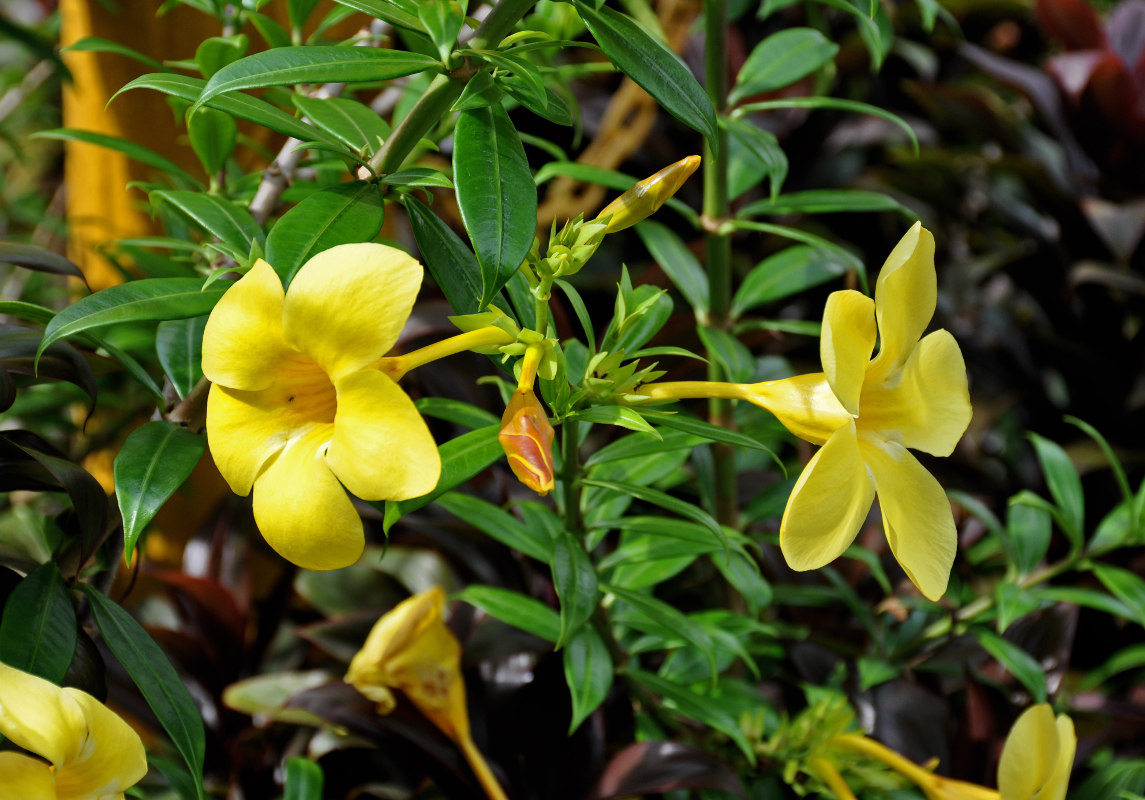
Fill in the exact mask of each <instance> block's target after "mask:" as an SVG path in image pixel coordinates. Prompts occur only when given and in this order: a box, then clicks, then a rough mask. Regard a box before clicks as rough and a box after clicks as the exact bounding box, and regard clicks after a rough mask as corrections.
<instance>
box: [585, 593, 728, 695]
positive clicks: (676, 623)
mask: <svg viewBox="0 0 1145 800" xmlns="http://www.w3.org/2000/svg"><path fill="white" fill-rule="evenodd" d="M600 588H601V591H604V592H607V593H609V594H614V595H616V596H617V597H618V598H620V599H621V600H623V601H624V602H625V603H627V604H628V605H629V606H631V607H632V608H633V609H635V610H636V612H637V613H639V614H640V615H641V616H644V617H646V618H647V619H648V620H650V621H651V622H652V623H654V625H655V626H656V628H658V629H659V631H660V632H661V635H664V634H666V635H667V638H674V639H679V640H681V641H683V642H686V643H688V644H690V645H691V646H692V647H694V648H696V651H697V652H698V653H700V654H701V655H702V656H703V657H704V659H705V660H706V661H707V662H708V669H709V670H710V672H711V680H712V685H713V686H714V685H715V682H716V678H717V668H716V653H715V646H714V645H713V644H712V638H711V637H710V636H708V634H707V632H705V631H704V629H703V628H702V627H700V626H699V625H698V624H697V623H696V622H695V621H694V620H692V619H689V617H688V616H687V615H686V614H684V613H683V612H682V611H679V610H678V609H676V608H675V607H674V606H672V605H670V604H668V603H665V602H664V601H663V600H660V599H658V598H656V597H654V596H652V595H650V594H643V593H641V592H633V591H629V590H628V589H624V588H622V587H620V586H614V585H611V584H602V585H601V587H600ZM625 620H626V623H627V624H630V625H633V626H634V627H639V623H636V622H634V621H633V620H632V618H631V616H630V615H625ZM641 630H644V628H641ZM649 632H652V633H656V632H657V631H655V630H653V631H649Z"/></svg>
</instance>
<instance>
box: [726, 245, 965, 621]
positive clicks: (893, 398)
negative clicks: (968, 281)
mask: <svg viewBox="0 0 1145 800" xmlns="http://www.w3.org/2000/svg"><path fill="white" fill-rule="evenodd" d="M936 284H937V279H936V276H935V271H934V237H933V236H931V234H930V232H929V231H927V230H926V229H925V228H923V227H922V226H921V225H920V224H918V223H915V225H914V227H912V228H911V229H910V231H909V232H907V234H906V236H904V237H903V238H902V240H901V241H900V242H899V243H898V245H897V246H896V247H895V248H894V250H893V251H892V252H891V254H890V256H889V257H888V258H887V260H886V263H885V264H884V265H883V269H882V272H881V273H880V274H879V279H878V282H877V284H876V285H875V299H874V300H873V301H872V300H871V299H870V298H869V297H867V296H865V295H863V294H860V293H859V292H855V291H840V292H833V293H832V294H831V296H830V297H828V299H827V307H826V309H825V311H824V313H823V333H822V339H821V341H820V355H821V358H822V361H823V372H822V373H818V374H814V375H800V376H797V377H794V378H788V379H786V380H780V381H769V382H766V383H760V384H755V385H753V386H746V387H743V393H742V395H740V396H742V397H743V398H744V399H747V400H750V401H751V402H753V403H756V404H757V405H759V406H762V407H763V408H765V409H767V410H768V411H770V412H771V413H773V414H775V416H776V417H778V418H779V421H780V422H782V423H783V424H784V426H786V427H787V429H788V430H790V431H791V432H792V433H794V434H795V435H796V436H798V437H800V438H801V439H805V440H807V441H809V442H811V443H812V444H819V445H822V446H823V447H822V448H821V449H820V450H819V452H817V453H816V454H815V455H814V457H812V459H811V461H810V462H809V463H808V464H807V467H806V468H805V469H804V470H803V473H802V474H801V475H800V476H799V480H798V481H797V482H796V484H795V488H794V489H793V491H792V493H791V499H790V500H789V501H788V503H787V508H786V510H785V511H784V514H783V520H782V522H781V523H780V534H779V536H780V547H781V549H782V550H783V555H784V557H785V558H786V559H787V563H788V564H789V565H790V566H791V567H792V568H793V569H796V570H808V569H816V568H818V567H821V566H823V565H825V564H827V563H828V562H830V561H833V560H834V559H835V558H837V557H838V556H840V555H841V554H842V553H843V551H844V550H846V549H847V547H848V546H849V545H850V544H851V542H852V541H854V538H855V536H856V534H858V532H859V528H860V527H861V526H862V524H863V521H864V520H865V519H866V516H867V512H868V511H869V509H870V507H871V502H872V501H873V500H874V498H875V495H876V493H877V495H878V498H879V505H880V507H881V509H882V516H883V529H884V530H885V532H886V536H887V541H888V543H889V544H890V548H891V552H892V553H894V556H895V558H896V559H898V562H899V564H901V565H902V568H903V569H904V570H905V571H906V574H907V575H908V576H909V577H910V579H911V580H912V581H913V582H914V584H915V585H916V586H917V587H918V588H919V590H920V591H921V592H922V593H923V594H924V595H926V596H927V597H928V598H930V599H931V600H937V599H938V598H940V597H941V596H942V595H943V593H944V592H945V591H946V584H947V581H948V579H949V576H950V569H951V566H952V565H953V563H954V552H955V549H956V546H957V537H956V533H955V528H954V518H953V515H952V514H951V511H950V504H949V501H948V500H947V499H946V494H945V492H943V490H942V487H941V486H939V484H938V481H936V480H935V479H934V476H932V475H931V474H930V473H929V472H928V471H927V470H926V468H925V467H923V466H922V465H921V464H920V463H919V462H918V460H917V459H916V458H915V457H914V456H913V455H911V453H910V452H909V451H908V449H907V448H911V449H914V450H921V451H922V452H925V453H930V454H931V455H936V456H948V455H950V454H951V452H953V450H954V446H955V445H956V444H957V443H958V440H959V439H960V438H961V437H962V434H963V432H964V431H965V430H966V427H967V426H968V425H969V424H970V416H971V409H970V395H969V393H968V391H967V385H966V365H965V363H964V362H963V360H962V351H961V350H960V349H959V348H958V343H957V342H955V341H954V337H953V336H951V335H950V333H949V332H948V331H945V330H939V331H935V332H933V333H931V334H929V335H927V336H925V337H922V338H921V339H920V338H919V337H921V336H922V333H923V331H925V330H926V327H927V325H928V324H929V323H930V319H931V317H932V316H933V315H934V308H935V301H936ZM876 338H878V339H879V340H880V345H879V352H878V355H877V356H875V358H874V359H872V358H871V353H872V352H873V350H874V346H875V340H876Z"/></svg>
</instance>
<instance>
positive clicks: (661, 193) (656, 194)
mask: <svg viewBox="0 0 1145 800" xmlns="http://www.w3.org/2000/svg"><path fill="white" fill-rule="evenodd" d="M699 166H700V157H699V156H688V157H687V158H682V159H680V160H679V161H677V162H676V163H675V164H669V165H668V166H666V167H664V169H662V170H660V171H659V172H657V173H656V174H655V175H652V176H651V177H648V178H645V179H644V180H642V181H640V182H639V183H637V184H636V185H635V186H633V187H632V188H631V189H629V190H628V191H627V192H625V193H624V194H622V195H620V197H618V198H616V199H615V200H613V201H612V202H611V203H609V204H608V205H607V206H605V207H604V210H603V211H601V212H600V214H598V215H597V217H596V218H597V219H602V218H604V217H609V220H608V228H607V231H606V232H607V233H616V232H617V231H622V230H624V229H625V228H631V227H632V226H633V225H635V224H636V223H637V222H640V220H642V219H644V218H646V217H649V216H651V215H652V214H654V213H656V211H657V210H658V209H659V208H660V206H662V205H664V202H665V201H666V200H667V199H668V198H669V197H671V196H672V195H674V194H675V193H676V192H677V191H679V189H680V187H681V186H683V185H684V181H686V180H688V178H689V177H691V175H692V173H693V172H695V171H696V169H697V168H698V167H699Z"/></svg>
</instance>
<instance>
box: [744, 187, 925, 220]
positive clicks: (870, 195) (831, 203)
mask: <svg viewBox="0 0 1145 800" xmlns="http://www.w3.org/2000/svg"><path fill="white" fill-rule="evenodd" d="M874 211H897V212H899V213H900V214H902V215H903V216H904V217H909V218H910V219H915V218H917V214H915V212H913V211H911V210H910V209H909V208H907V207H906V206H904V205H903V204H902V203H900V202H899V201H898V200H895V199H894V198H893V197H891V196H890V195H888V194H883V193H881V192H868V191H864V190H862V189H809V190H807V191H804V192H788V193H786V194H781V195H779V196H778V197H772V198H769V199H768V198H765V199H763V200H757V201H755V202H754V203H748V204H747V205H746V206H744V207H743V208H741V209H740V210H739V211H738V212H737V214H736V216H739V217H756V216H761V215H767V214H771V215H782V214H832V213H854V212H874Z"/></svg>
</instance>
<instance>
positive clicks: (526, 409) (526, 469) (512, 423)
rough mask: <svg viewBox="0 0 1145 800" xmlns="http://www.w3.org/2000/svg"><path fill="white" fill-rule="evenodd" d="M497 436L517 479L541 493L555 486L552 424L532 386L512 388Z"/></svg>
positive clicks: (543, 493)
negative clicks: (513, 389)
mask: <svg viewBox="0 0 1145 800" xmlns="http://www.w3.org/2000/svg"><path fill="white" fill-rule="evenodd" d="M497 439H498V440H499V441H500V442H501V447H502V448H503V449H504V450H505V455H506V456H508V458H509V467H510V469H512V470H513V474H514V475H516V476H517V480H519V481H520V482H521V483H523V484H525V485H526V486H528V487H529V488H530V489H532V490H533V491H534V492H536V493H537V494H539V495H541V496H542V497H544V496H545V495H546V494H548V493H549V492H551V491H552V490H553V483H554V479H553V474H554V467H553V426H552V425H551V424H550V423H549V418H548V416H547V415H546V414H545V409H544V408H543V407H542V406H541V403H540V401H539V400H537V396H536V395H535V394H533V390H532V389H531V388H526V389H518V390H517V391H515V392H513V397H512V398H511V399H510V400H509V405H508V406H506V408H505V415H504V416H503V417H501V433H500V434H499V435H498V436H497Z"/></svg>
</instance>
